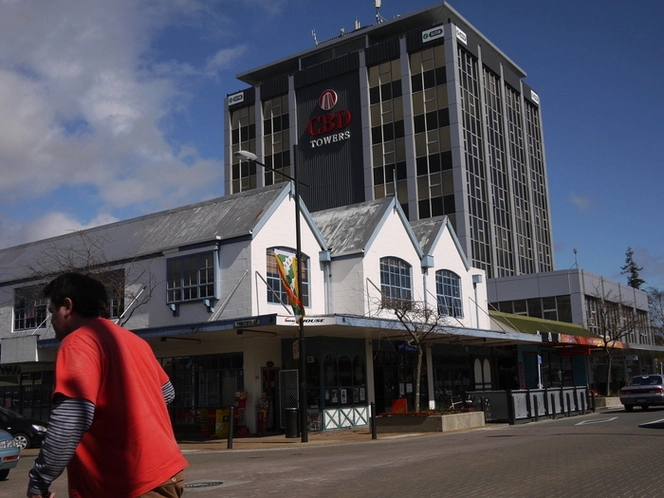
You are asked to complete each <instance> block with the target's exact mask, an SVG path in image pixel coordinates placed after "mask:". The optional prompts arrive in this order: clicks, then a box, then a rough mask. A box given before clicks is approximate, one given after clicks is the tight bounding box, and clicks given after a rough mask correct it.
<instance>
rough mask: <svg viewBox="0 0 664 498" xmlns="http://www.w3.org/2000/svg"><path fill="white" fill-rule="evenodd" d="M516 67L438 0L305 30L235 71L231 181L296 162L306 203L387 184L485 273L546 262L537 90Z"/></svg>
mask: <svg viewBox="0 0 664 498" xmlns="http://www.w3.org/2000/svg"><path fill="white" fill-rule="evenodd" d="M525 77H526V73H525V72H524V71H523V70H522V69H521V68H520V67H519V66H518V65H517V64H515V63H514V62H513V61H512V60H511V59H510V58H509V57H508V56H507V55H506V54H504V53H503V52H502V51H501V50H500V49H499V48H498V47H496V46H495V45H494V44H493V43H491V41H489V40H488V39H487V38H486V37H485V36H484V35H482V34H481V33H480V32H479V31H478V30H477V29H475V28H474V27H473V26H472V25H471V24H470V23H469V22H468V21H467V20H466V19H464V18H463V17H462V16H461V15H460V14H459V13H458V12H456V11H455V10H454V9H453V8H452V7H451V6H450V5H449V4H447V3H439V4H436V5H433V6H431V7H429V8H426V9H422V10H420V11H416V12H412V13H408V14H405V15H401V16H399V17H397V18H395V19H393V20H384V19H382V17H380V16H379V15H377V18H376V24H374V25H372V26H366V27H360V26H359V25H357V24H356V26H355V29H354V30H352V31H350V32H342V33H340V35H339V36H337V37H335V38H333V39H331V40H328V41H325V42H321V43H314V41H313V40H312V47H311V48H310V49H308V50H304V51H302V52H300V53H298V54H294V55H291V56H287V57H285V58H283V59H281V60H278V61H275V62H273V63H270V64H266V65H264V66H262V67H259V68H255V69H252V70H249V71H246V72H243V73H241V74H239V75H238V79H239V80H240V81H242V82H243V83H245V84H246V85H248V86H247V87H245V88H244V89H240V90H239V91H237V92H235V93H233V94H231V95H229V96H228V98H227V99H226V104H225V159H226V185H225V186H226V193H227V194H231V193H236V192H240V191H244V190H247V189H252V188H255V187H259V186H263V185H270V184H272V183H275V182H280V181H285V180H286V179H285V178H284V177H283V176H282V175H280V174H279V173H280V172H281V173H285V174H286V175H289V176H293V174H294V173H295V172H294V169H293V166H294V163H296V165H297V175H298V179H299V180H300V181H301V182H302V183H303V184H306V187H302V188H301V189H300V194H301V196H302V199H303V200H304V202H305V204H306V206H307V207H308V208H309V210H311V211H318V210H322V209H328V208H332V207H337V206H342V205H348V204H354V203H358V202H363V201H367V200H371V199H377V198H382V197H387V196H396V197H397V199H398V201H399V203H400V205H401V206H402V207H403V209H404V211H405V213H406V214H407V216H408V217H409V219H410V220H417V219H425V218H430V217H436V216H442V215H446V216H448V217H449V218H450V220H451V221H452V223H453V226H454V229H455V231H456V233H457V234H458V237H459V240H460V242H461V244H462V246H463V248H464V250H465V251H466V254H467V255H468V257H469V259H470V261H471V263H472V265H473V266H475V267H478V268H482V269H485V270H486V272H487V276H488V277H489V278H496V277H506V276H511V275H519V274H529V273H539V272H545V271H551V270H553V268H554V261H553V243H552V237H551V221H550V207H549V200H548V188H547V175H546V161H545V157H544V141H543V132H542V120H541V109H540V100H539V97H538V95H537V93H535V91H534V90H533V89H532V88H530V87H529V86H528V85H527V84H526V83H525V82H524V78H525ZM238 150H246V151H250V152H253V153H255V154H256V155H257V157H258V158H259V159H258V160H259V162H260V163H264V164H265V165H267V168H265V167H263V166H262V165H261V164H257V163H256V162H248V161H246V160H241V159H240V158H238V157H237V156H236V155H235V154H234V153H235V152H237V151H238Z"/></svg>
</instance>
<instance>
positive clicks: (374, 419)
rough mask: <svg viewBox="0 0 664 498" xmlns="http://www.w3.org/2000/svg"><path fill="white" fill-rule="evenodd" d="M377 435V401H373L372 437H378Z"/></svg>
mask: <svg viewBox="0 0 664 498" xmlns="http://www.w3.org/2000/svg"><path fill="white" fill-rule="evenodd" d="M377 437H378V436H377V435H376V403H374V402H373V401H372V402H371V439H377Z"/></svg>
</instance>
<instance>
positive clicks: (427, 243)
mask: <svg viewBox="0 0 664 498" xmlns="http://www.w3.org/2000/svg"><path fill="white" fill-rule="evenodd" d="M446 224H447V216H438V217H436V218H425V219H422V220H416V221H411V222H410V226H411V227H412V228H413V233H414V234H415V237H417V240H418V242H419V243H420V246H422V250H423V251H424V254H431V251H432V249H433V245H434V244H435V243H436V239H437V238H438V234H439V233H440V230H441V228H442V227H443V226H444V225H446Z"/></svg>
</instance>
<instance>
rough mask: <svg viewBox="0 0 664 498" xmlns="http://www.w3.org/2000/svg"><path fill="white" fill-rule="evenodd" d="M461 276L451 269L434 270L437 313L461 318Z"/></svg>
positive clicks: (462, 313) (462, 314)
mask: <svg viewBox="0 0 664 498" xmlns="http://www.w3.org/2000/svg"><path fill="white" fill-rule="evenodd" d="M461 287H462V286H461V277H460V276H459V275H458V274H457V273H455V272H453V271H452V270H447V269H441V270H436V304H437V308H438V314H439V315H441V316H450V317H453V318H463V317H464V312H463V300H462V295H461Z"/></svg>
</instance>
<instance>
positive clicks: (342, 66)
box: [294, 52, 360, 89]
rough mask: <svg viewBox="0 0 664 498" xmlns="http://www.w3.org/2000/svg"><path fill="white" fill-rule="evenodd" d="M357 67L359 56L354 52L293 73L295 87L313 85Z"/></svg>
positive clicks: (354, 69)
mask: <svg viewBox="0 0 664 498" xmlns="http://www.w3.org/2000/svg"><path fill="white" fill-rule="evenodd" d="M359 67H360V57H359V55H358V53H357V52H355V53H352V54H348V55H346V56H344V57H339V58H337V59H334V60H331V61H329V62H325V63H323V64H319V65H317V66H314V67H310V68H308V69H303V70H302V71H299V72H297V73H295V82H294V83H295V89H298V88H302V87H305V86H308V85H313V84H314V83H318V82H319V81H325V80H329V79H331V78H334V77H335V76H337V75H339V74H344V73H348V72H352V71H356V70H357V69H359Z"/></svg>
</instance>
